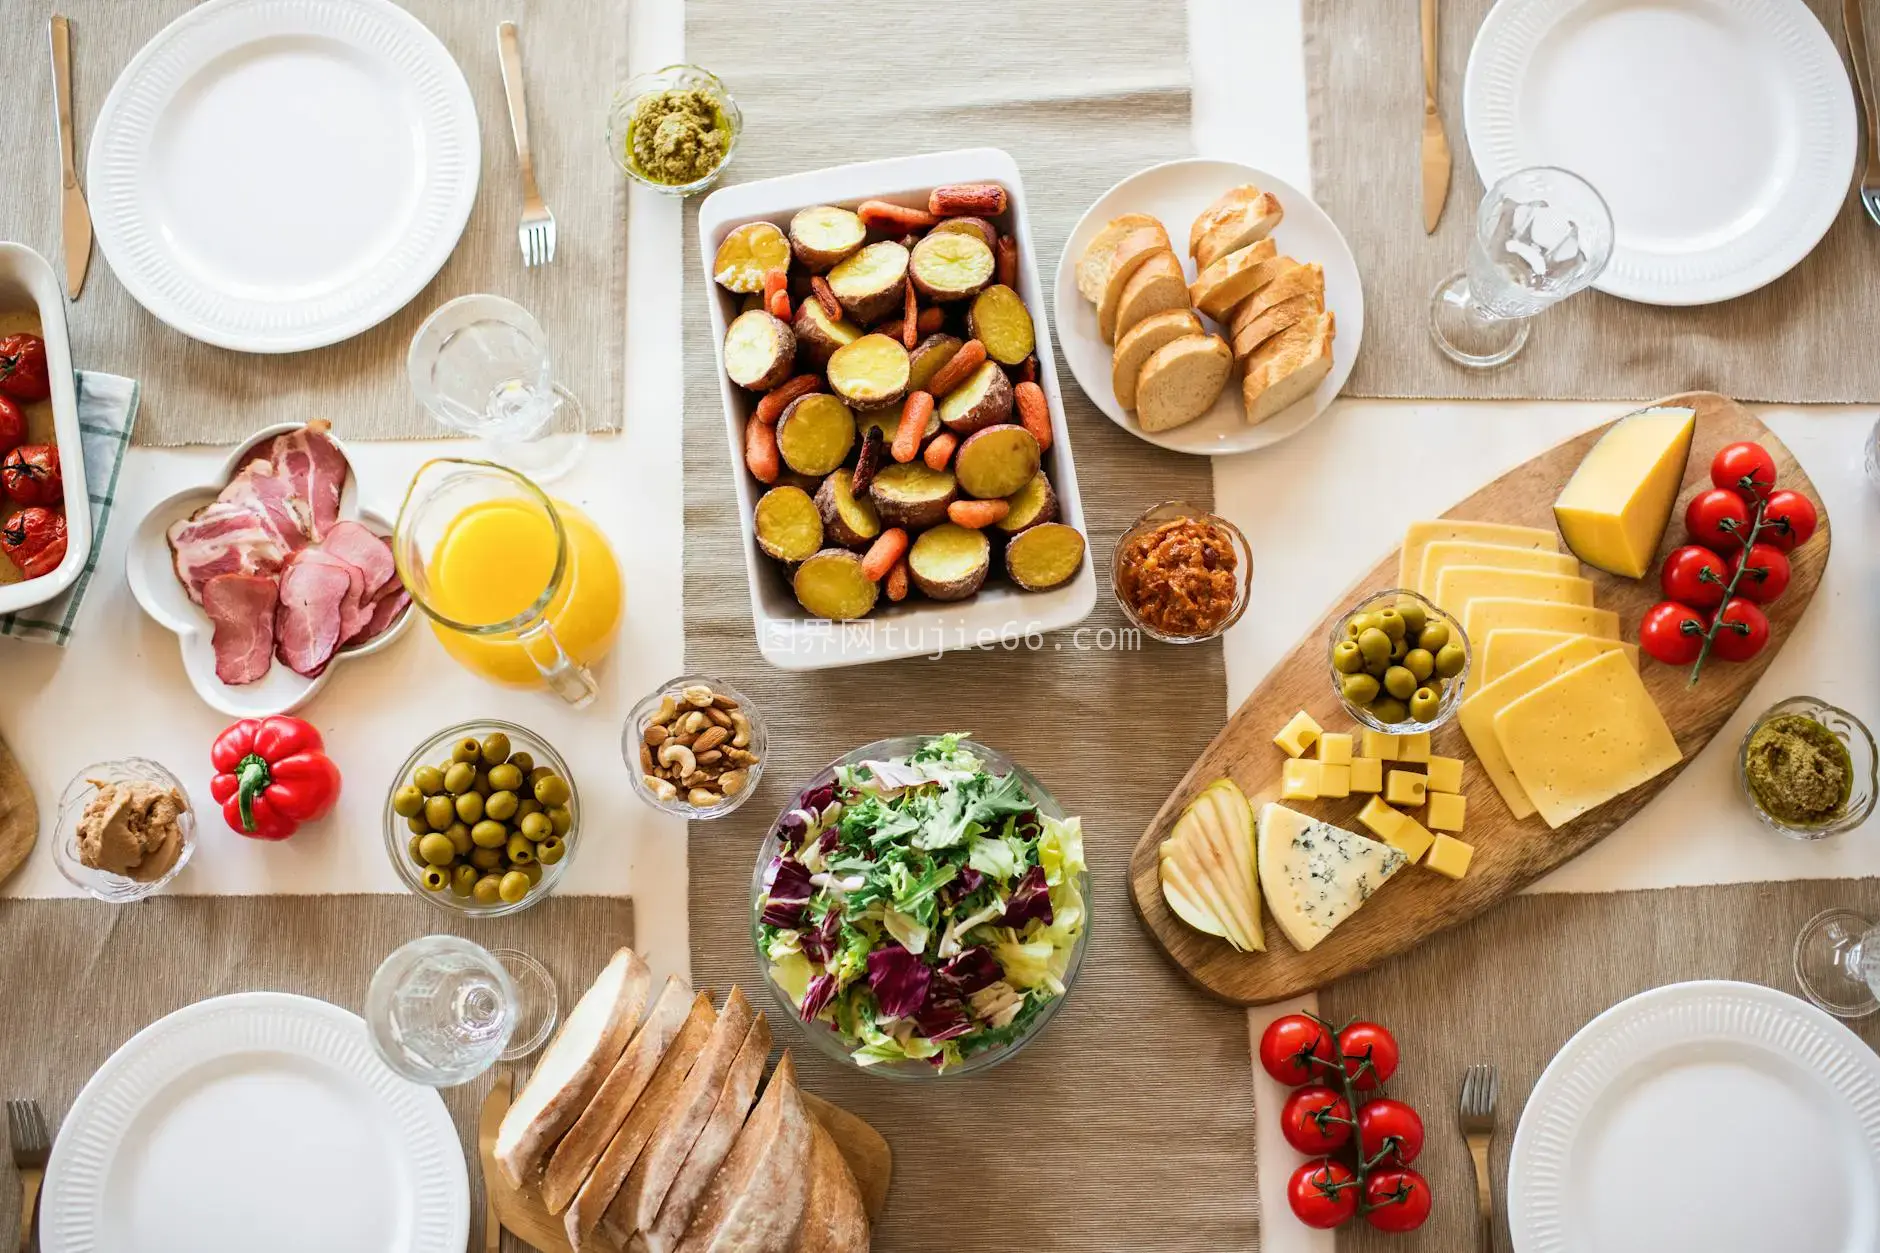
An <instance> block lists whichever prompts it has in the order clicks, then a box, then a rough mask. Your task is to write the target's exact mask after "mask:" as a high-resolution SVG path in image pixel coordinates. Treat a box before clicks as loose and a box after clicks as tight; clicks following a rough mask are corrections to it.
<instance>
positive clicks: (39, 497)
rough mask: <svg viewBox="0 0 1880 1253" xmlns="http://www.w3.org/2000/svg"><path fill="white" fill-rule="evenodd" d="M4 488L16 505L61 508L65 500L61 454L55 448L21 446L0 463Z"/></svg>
mask: <svg viewBox="0 0 1880 1253" xmlns="http://www.w3.org/2000/svg"><path fill="white" fill-rule="evenodd" d="M0 487H5V488H6V492H7V496H8V497H9V498H10V499H11V500H12V501H13V503H15V504H19V505H56V504H58V503H59V502H60V501H61V500H64V499H65V476H64V475H62V474H61V473H59V450H58V449H57V448H55V447H53V446H52V445H51V444H21V445H20V446H19V447H18V448H15V449H14V450H13V451H12V452H10V453H8V454H7V455H6V460H5V461H0Z"/></svg>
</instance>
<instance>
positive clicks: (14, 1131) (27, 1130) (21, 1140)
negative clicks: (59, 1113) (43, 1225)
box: [7, 1101, 52, 1253]
mask: <svg viewBox="0 0 1880 1253" xmlns="http://www.w3.org/2000/svg"><path fill="white" fill-rule="evenodd" d="M7 1139H9V1140H10V1141H12V1143H13V1164H14V1165H15V1166H16V1167H18V1168H19V1172H20V1253H29V1250H31V1249H32V1247H33V1217H34V1214H35V1211H36V1210H37V1209H38V1207H39V1185H40V1184H41V1183H43V1182H45V1178H46V1158H47V1157H49V1156H50V1155H51V1153H52V1137H51V1136H50V1135H48V1134H47V1132H46V1117H45V1115H44V1114H41V1113H40V1112H39V1102H38V1101H8V1102H7Z"/></svg>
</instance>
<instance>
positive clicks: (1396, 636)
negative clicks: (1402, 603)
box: [1377, 609, 1404, 640]
mask: <svg viewBox="0 0 1880 1253" xmlns="http://www.w3.org/2000/svg"><path fill="white" fill-rule="evenodd" d="M1377 629H1378V630H1380V631H1382V632H1383V633H1384V634H1386V635H1388V636H1390V637H1391V639H1393V640H1400V639H1402V638H1403V633H1404V621H1403V615H1402V614H1400V613H1398V612H1397V611H1396V610H1395V609H1380V610H1379V611H1378V614H1377Z"/></svg>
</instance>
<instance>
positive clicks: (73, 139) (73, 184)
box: [49, 17, 91, 300]
mask: <svg viewBox="0 0 1880 1253" xmlns="http://www.w3.org/2000/svg"><path fill="white" fill-rule="evenodd" d="M49 30H50V32H51V36H52V100H53V106H54V107H53V115H54V118H55V120H56V121H57V123H58V127H59V178H60V180H61V182H62V183H63V193H64V198H65V203H64V206H63V208H62V210H61V213H60V223H61V228H62V232H63V235H64V239H65V289H66V292H67V294H68V295H69V296H70V298H71V299H73V300H77V299H78V292H79V289H80V288H82V287H84V285H85V267H86V266H87V265H89V264H90V263H91V210H90V209H88V208H86V207H85V193H84V192H82V191H80V190H79V187H78V151H77V149H78V139H77V133H76V131H75V129H74V127H73V123H72V24H71V23H70V22H68V21H66V20H65V19H64V18H63V17H55V18H53V19H52V21H51V23H50V25H49Z"/></svg>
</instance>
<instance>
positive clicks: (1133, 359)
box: [1110, 309, 1204, 409]
mask: <svg viewBox="0 0 1880 1253" xmlns="http://www.w3.org/2000/svg"><path fill="white" fill-rule="evenodd" d="M1203 333H1204V332H1203V331H1202V328H1201V319H1200V318H1198V317H1196V316H1195V315H1194V314H1193V312H1191V311H1190V310H1187V309H1169V310H1167V311H1165V312H1162V313H1152V314H1150V315H1149V316H1148V317H1146V318H1144V319H1143V320H1142V321H1140V322H1138V323H1136V324H1135V325H1134V326H1132V327H1130V328H1129V329H1128V330H1127V331H1125V332H1124V333H1123V334H1122V335H1121V336H1119V337H1118V338H1117V341H1116V351H1115V352H1114V353H1113V354H1111V356H1110V386H1111V387H1113V388H1115V389H1116V403H1117V404H1119V405H1121V406H1123V408H1125V409H1134V408H1135V407H1136V377H1137V376H1138V375H1139V374H1141V373H1142V363H1143V362H1145V361H1147V360H1148V359H1149V354H1151V353H1153V352H1154V351H1155V350H1156V349H1158V348H1160V347H1162V345H1164V344H1166V343H1168V342H1170V341H1171V340H1177V339H1180V338H1181V337H1182V336H1184V335H1200V334H1203Z"/></svg>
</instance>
